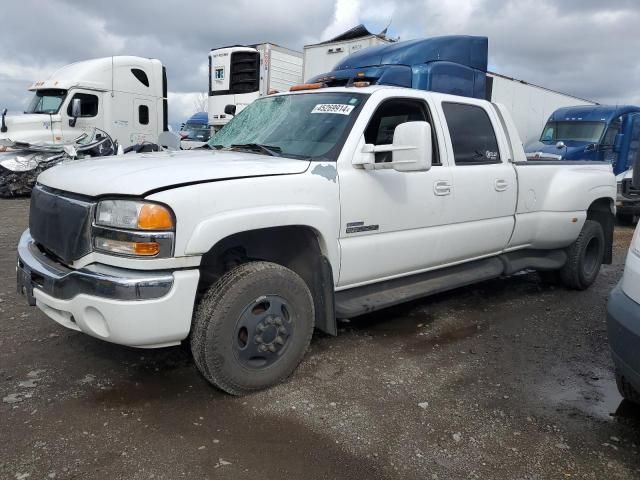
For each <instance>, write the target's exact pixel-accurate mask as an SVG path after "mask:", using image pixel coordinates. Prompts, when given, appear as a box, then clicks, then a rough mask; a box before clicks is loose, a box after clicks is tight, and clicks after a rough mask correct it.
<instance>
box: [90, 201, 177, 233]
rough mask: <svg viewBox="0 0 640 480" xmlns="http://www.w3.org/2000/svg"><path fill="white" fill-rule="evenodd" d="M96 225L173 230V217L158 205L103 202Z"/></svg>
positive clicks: (98, 210) (99, 208)
mask: <svg viewBox="0 0 640 480" xmlns="http://www.w3.org/2000/svg"><path fill="white" fill-rule="evenodd" d="M96 225H101V226H103V227H114V228H127V229H131V230H172V229H173V227H174V225H173V215H172V214H171V212H170V211H169V209H168V208H167V207H164V206H162V205H158V204H157V203H147V202H137V201H132V200H103V201H101V202H100V203H98V208H97V211H96Z"/></svg>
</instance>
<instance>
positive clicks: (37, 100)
mask: <svg viewBox="0 0 640 480" xmlns="http://www.w3.org/2000/svg"><path fill="white" fill-rule="evenodd" d="M66 97H67V91H66V90H63V89H59V88H47V89H41V90H36V91H35V94H34V96H33V98H32V99H31V101H30V102H29V106H28V107H27V109H26V110H25V111H24V113H36V114H38V113H39V114H47V115H51V114H56V113H58V112H59V111H60V107H61V106H62V104H63V103H64V99H65V98H66Z"/></svg>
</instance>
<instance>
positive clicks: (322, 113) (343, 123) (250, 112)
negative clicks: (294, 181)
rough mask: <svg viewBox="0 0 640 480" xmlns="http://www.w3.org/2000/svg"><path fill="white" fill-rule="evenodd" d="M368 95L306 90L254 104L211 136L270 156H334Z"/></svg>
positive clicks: (213, 143)
mask: <svg viewBox="0 0 640 480" xmlns="http://www.w3.org/2000/svg"><path fill="white" fill-rule="evenodd" d="M366 97H367V96H366V95H363V94H352V93H331V92H327V93H310V94H297V95H283V96H274V97H265V98H262V99H260V100H257V101H255V102H253V103H252V104H251V105H249V106H248V107H247V108H245V109H244V110H243V111H242V112H240V113H239V114H238V115H237V116H236V117H235V118H234V119H233V120H232V121H231V122H229V123H228V124H227V125H226V126H225V127H224V128H223V129H222V130H220V131H219V132H218V133H217V134H216V135H215V136H214V137H212V138H211V140H209V146H210V147H212V148H217V149H220V148H243V149H247V150H252V151H254V150H255V151H258V152H260V153H267V154H271V155H274V156H284V157H292V158H305V159H315V158H323V159H328V160H335V159H336V157H337V154H338V149H337V148H336V146H338V145H340V144H341V143H342V139H343V138H345V136H346V135H347V134H348V132H349V130H350V128H351V126H352V125H353V122H354V120H355V118H356V116H357V114H358V112H359V111H360V106H361V105H362V104H363V103H364V101H365V99H366Z"/></svg>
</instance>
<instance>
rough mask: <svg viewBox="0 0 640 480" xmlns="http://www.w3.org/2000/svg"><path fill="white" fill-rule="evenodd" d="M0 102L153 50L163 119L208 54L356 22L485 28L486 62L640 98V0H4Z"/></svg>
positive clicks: (16, 100) (590, 92)
mask: <svg viewBox="0 0 640 480" xmlns="http://www.w3.org/2000/svg"><path fill="white" fill-rule="evenodd" d="M2 14H3V15H2V18H3V22H2V27H1V28H0V45H2V49H0V108H2V107H7V108H9V110H11V111H20V110H22V109H23V107H24V103H25V101H26V99H27V97H28V92H26V88H27V87H28V85H29V84H30V83H31V82H32V81H33V80H36V79H42V78H45V77H46V76H48V74H50V73H51V72H52V71H54V70H55V69H56V68H58V67H60V66H62V65H64V64H67V63H71V62H74V61H78V60H83V59H88V58H95V57H101V56H109V55H121V54H126V55H140V56H144V57H155V58H159V59H160V60H162V62H163V63H164V64H165V65H166V67H167V70H168V76H169V92H170V93H169V95H170V97H169V109H170V122H171V123H172V124H179V123H180V122H181V121H183V120H184V118H186V117H188V116H190V115H191V114H192V113H193V112H194V111H195V98H196V96H197V94H198V92H204V91H206V89H207V81H208V80H207V53H208V52H209V50H210V49H211V48H215V47H217V46H225V45H231V44H248V43H259V42H264V41H269V42H274V43H277V44H280V45H283V46H286V47H289V48H292V49H295V50H302V46H303V45H305V44H309V43H315V42H317V41H321V40H326V39H328V38H331V37H332V36H334V35H337V34H339V33H342V32H343V31H345V30H347V29H349V28H351V27H353V26H354V25H357V24H358V23H364V24H365V25H366V26H367V27H368V28H369V29H370V30H371V31H379V30H381V29H382V28H384V26H385V25H386V24H387V23H388V22H389V21H391V28H390V34H391V35H392V36H399V37H400V39H402V40H408V39H411V38H418V37H428V36H434V35H444V34H473V35H486V36H488V37H489V63H490V68H491V69H492V70H494V71H497V72H499V73H502V74H505V75H510V76H513V77H517V78H520V79H524V80H526V81H529V82H531V83H537V84H539V85H543V86H545V87H548V88H552V89H555V90H559V91H562V92H567V93H571V94H573V95H577V96H580V97H584V98H588V99H593V100H596V101H599V102H601V103H636V104H638V103H640V56H639V55H638V52H640V30H639V29H638V26H639V25H640V2H639V1H638V0H607V1H602V0H395V1H383V0H368V1H363V0H334V1H332V0H322V1H308V0H270V1H268V2H267V1H257V0H256V1H249V0H234V1H216V0H180V1H177V0H138V1H132V0H109V1H108V2H97V1H93V0H3V1H2Z"/></svg>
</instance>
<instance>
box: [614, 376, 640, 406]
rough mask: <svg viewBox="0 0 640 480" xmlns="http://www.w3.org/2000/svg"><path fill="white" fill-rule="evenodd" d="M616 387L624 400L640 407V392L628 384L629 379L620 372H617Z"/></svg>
mask: <svg viewBox="0 0 640 480" xmlns="http://www.w3.org/2000/svg"><path fill="white" fill-rule="evenodd" d="M616 385H617V386H618V392H620V395H622V398H624V399H625V400H629V401H630V402H633V403H635V404H638V405H640V392H638V391H637V390H636V389H635V388H633V387H632V386H631V384H630V383H629V382H627V379H626V378H624V376H623V375H622V374H621V373H620V372H618V371H616Z"/></svg>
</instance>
